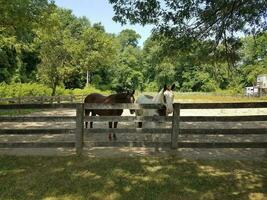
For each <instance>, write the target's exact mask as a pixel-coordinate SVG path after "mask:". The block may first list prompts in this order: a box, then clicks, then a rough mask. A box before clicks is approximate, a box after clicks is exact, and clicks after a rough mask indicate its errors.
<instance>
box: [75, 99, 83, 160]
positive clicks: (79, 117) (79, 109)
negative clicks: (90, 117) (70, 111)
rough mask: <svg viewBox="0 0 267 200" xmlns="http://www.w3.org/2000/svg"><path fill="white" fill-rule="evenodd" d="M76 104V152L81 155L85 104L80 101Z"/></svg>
mask: <svg viewBox="0 0 267 200" xmlns="http://www.w3.org/2000/svg"><path fill="white" fill-rule="evenodd" d="M76 105H77V106H76V134H75V148H76V154H77V155H81V154H82V149H83V131H84V130H83V129H84V104H81V103H78V104H76Z"/></svg>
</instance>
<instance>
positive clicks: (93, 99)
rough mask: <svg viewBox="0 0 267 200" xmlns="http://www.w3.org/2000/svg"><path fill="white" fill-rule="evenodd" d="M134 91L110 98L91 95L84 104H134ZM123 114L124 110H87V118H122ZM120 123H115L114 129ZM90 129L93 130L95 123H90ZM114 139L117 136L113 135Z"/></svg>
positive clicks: (86, 125)
mask: <svg viewBox="0 0 267 200" xmlns="http://www.w3.org/2000/svg"><path fill="white" fill-rule="evenodd" d="M134 101H135V99H134V91H133V92H129V91H128V92H125V93H118V94H112V95H109V96H104V95H102V94H98V93H92V94H89V95H88V96H87V97H86V98H85V99H84V103H103V104H114V103H134ZM122 112H123V109H118V110H108V109H107V110H88V109H86V110H85V116H87V115H88V116H89V115H90V113H91V116H96V115H100V116H120V115H121V114H122ZM130 113H131V114H133V113H134V110H130ZM117 126H118V122H114V128H117ZM87 127H88V122H85V128H87ZM90 128H93V122H90ZM109 128H112V122H109ZM109 139H110V140H112V137H111V134H109ZM113 139H114V140H116V139H117V138H116V134H115V133H114V134H113Z"/></svg>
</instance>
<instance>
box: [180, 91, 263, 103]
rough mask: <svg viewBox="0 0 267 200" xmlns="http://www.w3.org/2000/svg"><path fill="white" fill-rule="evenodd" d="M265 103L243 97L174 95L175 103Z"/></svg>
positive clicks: (261, 99)
mask: <svg viewBox="0 0 267 200" xmlns="http://www.w3.org/2000/svg"><path fill="white" fill-rule="evenodd" d="M257 101H267V96H265V97H245V96H231V95H229V96H228V95H223V94H222V95H220V94H214V93H197V92H196V93H179V92H176V93H175V102H181V103H184V102H199V103H205V102H257Z"/></svg>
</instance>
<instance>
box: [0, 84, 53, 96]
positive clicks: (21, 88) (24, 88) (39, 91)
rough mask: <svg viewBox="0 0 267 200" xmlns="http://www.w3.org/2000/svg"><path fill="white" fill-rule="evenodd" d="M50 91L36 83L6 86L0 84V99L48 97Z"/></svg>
mask: <svg viewBox="0 0 267 200" xmlns="http://www.w3.org/2000/svg"><path fill="white" fill-rule="evenodd" d="M50 94H51V89H50V88H48V87H46V86H44V85H42V84H37V83H24V84H20V83H14V84H10V85H7V84H5V83H0V97H1V98H10V97H24V96H49V95H50Z"/></svg>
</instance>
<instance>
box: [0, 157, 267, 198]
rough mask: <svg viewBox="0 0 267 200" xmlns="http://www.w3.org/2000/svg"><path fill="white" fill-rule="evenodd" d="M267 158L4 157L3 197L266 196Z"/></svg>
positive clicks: (0, 174)
mask: <svg viewBox="0 0 267 200" xmlns="http://www.w3.org/2000/svg"><path fill="white" fill-rule="evenodd" d="M266 180H267V160H263V161H230V160H213V161H212V160H209V161H208V160H206V161H204V160H202V161H201V160H199V161H189V160H183V159H179V158H172V157H169V158H151V157H150V158H144V157H142V158H112V159H111V158H110V159H107V158H106V159H103V158H101V159H100V158H89V157H75V156H70V157H12V156H0V199H1V200H11V199H16V200H17V199H18V200H23V199H25V200H31V199H32V200H39V199H40V200H41V199H42V200H72V199H73V200H85V199H86V200H87V199H97V200H98V199H99V200H105V199H107V200H109V199H110V200H111V199H122V200H123V199H127V200H131V199H148V200H150V199H151V200H157V199H160V200H161V199H164V200H165V199H166V200H172V199H173V200H174V199H175V200H179V199H181V200H186V199H192V200H195V199H200V200H211V199H214V200H215V199H216V200H221V199H222V200H235V199H237V200H250V199H253V200H262V199H266V198H267V196H266V195H267V182H266Z"/></svg>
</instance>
